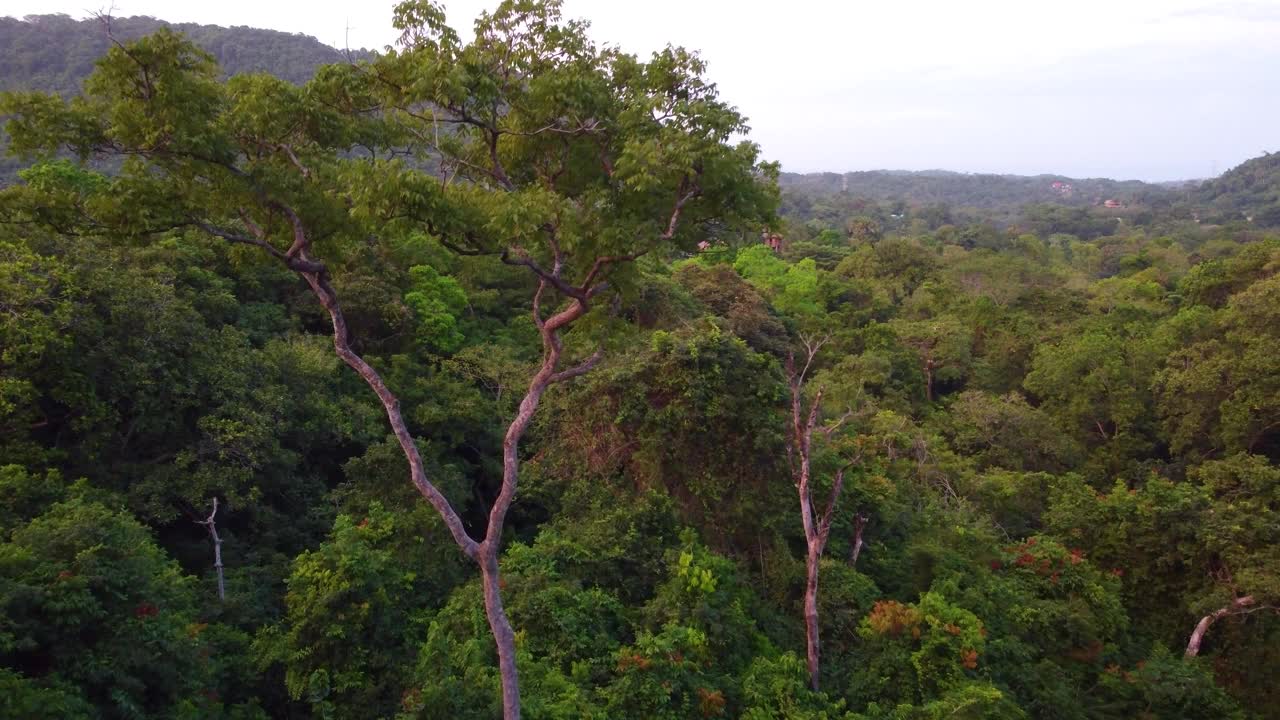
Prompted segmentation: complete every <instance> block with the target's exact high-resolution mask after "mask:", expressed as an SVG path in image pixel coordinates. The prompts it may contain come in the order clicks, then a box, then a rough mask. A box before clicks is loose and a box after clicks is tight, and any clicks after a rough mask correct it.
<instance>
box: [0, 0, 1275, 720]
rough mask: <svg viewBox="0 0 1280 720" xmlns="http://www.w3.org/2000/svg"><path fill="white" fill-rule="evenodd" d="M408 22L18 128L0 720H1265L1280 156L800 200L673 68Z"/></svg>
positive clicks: (139, 83) (146, 41)
mask: <svg viewBox="0 0 1280 720" xmlns="http://www.w3.org/2000/svg"><path fill="white" fill-rule="evenodd" d="M14 22H16V21H2V22H0V29H3V31H4V32H10V31H12V30H13V27H14ZM25 22H26V23H28V24H51V25H50V27H56V28H62V29H63V30H65V31H66V32H67V33H71V32H72V31H73V30H76V28H77V27H78V26H77V24H76V23H75V22H74V21H70V20H65V19H57V18H53V19H50V18H41V19H37V20H27V21H25ZM393 22H394V24H395V26H396V28H397V29H398V30H399V31H400V32H401V33H402V36H401V43H400V44H399V45H398V46H397V47H396V48H394V49H390V50H389V51H388V52H385V53H381V54H376V55H375V54H368V55H360V56H358V57H351V58H347V59H341V58H327V59H324V58H321V59H318V60H317V61H316V62H315V64H314V65H311V66H309V67H310V68H312V69H308V70H306V71H305V72H303V71H298V73H297V74H290V73H291V72H293V69H292V68H283V67H282V68H277V67H272V66H270V65H269V64H267V65H264V66H261V67H260V66H258V65H257V64H255V63H256V62H257V61H247V60H246V62H248V65H237V64H236V63H235V62H233V61H232V59H231V58H230V56H229V55H227V53H226V50H225V47H226V46H224V50H223V51H218V50H216V49H214V48H211V47H209V45H208V44H207V40H206V39H204V38H207V36H203V35H201V33H200V32H196V31H195V30H194V29H190V28H186V29H185V30H186V32H184V31H183V30H184V29H183V28H178V27H175V28H169V27H164V28H161V27H153V26H146V27H145V28H144V30H143V32H139V33H136V34H135V33H133V32H129V33H125V32H124V31H123V30H122V28H123V27H125V26H126V24H118V23H113V25H112V32H113V34H112V35H110V36H107V35H102V36H100V40H101V44H100V45H95V46H92V47H95V48H98V49H96V50H93V51H92V54H91V55H86V59H87V60H90V61H91V63H92V65H93V70H92V72H91V73H88V74H87V77H86V78H85V79H84V81H83V84H80V83H79V81H78V80H76V81H75V82H74V83H72V81H71V80H70V79H69V78H71V77H73V76H77V75H76V74H77V73H78V72H79V71H74V70H68V71H67V72H66V73H63V71H60V70H59V71H56V72H54V71H52V70H51V71H50V72H51V74H50V75H48V78H54V79H49V80H47V81H46V80H44V79H42V80H39V83H43V84H37V85H35V86H28V87H22V88H18V87H11V88H10V91H9V92H6V93H4V94H2V95H0V114H2V115H3V116H4V117H5V118H6V120H7V125H6V133H7V136H8V143H9V144H8V151H9V152H10V154H11V156H12V157H13V158H14V161H15V162H16V163H18V167H21V170H20V171H19V172H18V178H17V180H16V181H15V182H13V183H11V184H9V185H7V186H5V187H3V188H2V189H0V310H2V311H3V312H0V716H3V717H15V718H16V717H22V718H228V719H236V720H250V719H254V718H268V717H270V718H277V717H278V718H284V717H290V718H293V717H297V718H312V717H314V718H371V719H372V718H404V719H408V718H460V719H464V720H465V719H471V718H474V719H476V720H492V719H493V718H498V717H503V718H507V719H511V718H517V717H521V716H523V717H526V718H564V719H566V720H567V719H569V718H575V719H576V718H601V719H603V718H610V719H613V718H622V719H626V718H635V719H637V720H639V719H641V718H673V719H674V718H680V719H684V718H716V717H723V718H749V719H751V720H765V719H768V718H780V719H785V720H820V719H826V720H835V719H837V718H840V719H843V720H907V719H912V720H916V719H919V720H925V719H939V720H940V719H941V718H1062V719H1064V720H1068V719H1069V720H1076V719H1080V720H1083V719H1094V718H1097V719H1104V718H1205V719H1206V720H1208V719H1210V718H1212V719H1217V718H1241V719H1244V718H1255V717H1256V718H1267V717H1276V714H1275V713H1276V708H1277V707H1280V684H1277V682H1276V679H1277V673H1276V671H1275V668H1276V667H1277V666H1278V665H1280V657H1278V654H1280V614H1278V613H1277V607H1280V554H1278V553H1280V551H1278V550H1277V548H1280V368H1278V367H1277V366H1276V363H1275V362H1274V355H1275V352H1274V351H1275V348H1276V347H1280V302H1278V300H1280V235H1277V234H1275V233H1274V232H1270V231H1268V230H1267V229H1266V228H1267V227H1268V225H1274V224H1275V223H1269V221H1268V220H1266V218H1268V217H1269V216H1268V215H1265V213H1261V212H1257V211H1255V210H1254V209H1253V208H1255V207H1266V206H1268V203H1275V202H1276V201H1277V198H1276V196H1275V195H1273V194H1268V193H1270V192H1271V191H1269V190H1266V189H1265V188H1266V187H1275V186H1276V184H1277V177H1276V173H1274V172H1272V170H1274V167H1275V162H1274V158H1275V156H1266V157H1264V158H1259V159H1257V160H1255V161H1250V163H1246V164H1245V165H1244V166H1242V167H1241V168H1239V169H1237V170H1234V171H1232V172H1230V173H1228V174H1227V175H1225V176H1223V177H1222V178H1219V179H1217V180H1215V181H1213V182H1211V183H1209V184H1206V185H1205V186H1204V187H1202V188H1199V189H1193V190H1191V191H1189V194H1188V191H1183V192H1182V194H1181V195H1178V196H1177V197H1174V196H1173V195H1171V194H1170V193H1173V191H1172V190H1169V189H1167V188H1156V187H1154V186H1144V187H1138V186H1136V185H1120V184H1110V185H1107V184H1101V183H1100V184H1098V185H1097V186H1096V192H1098V193H1101V194H1100V195H1099V198H1102V197H1104V196H1105V198H1106V199H1111V198H1112V196H1113V195H1118V194H1122V193H1129V194H1127V195H1123V196H1122V197H1123V203H1119V204H1120V205H1121V206H1120V207H1107V206H1106V205H1105V204H1103V205H1097V204H1094V203H1093V202H1092V201H1081V202H1075V201H1072V202H1065V201H1061V197H1059V198H1057V199H1055V198H1054V197H1052V196H1051V197H1048V198H1042V197H1038V196H1035V195H1033V194H1029V193H1039V192H1040V191H1041V190H1042V189H1043V188H1040V186H1039V185H1034V183H1042V182H1048V183H1050V190H1049V191H1048V192H1049V193H1050V194H1051V195H1052V193H1057V194H1058V196H1062V192H1061V190H1060V189H1058V190H1055V189H1053V188H1052V185H1051V183H1052V182H1058V183H1066V182H1067V179H1057V178H1056V177H1055V178H1041V179H1023V180H1026V183H1024V182H1023V180H1011V179H1009V178H1004V179H992V178H984V177H982V176H963V179H957V178H947V177H944V176H938V177H934V176H932V175H929V176H924V177H915V178H911V177H908V178H907V179H906V180H903V179H902V177H898V176H892V175H891V174H884V175H875V174H865V175H864V176H862V177H855V178H853V179H852V180H850V181H849V182H848V183H847V185H846V184H845V183H844V182H843V181H841V180H839V176H832V177H829V178H818V179H816V180H812V181H810V180H806V179H804V178H801V177H796V176H788V175H780V172H779V167H778V165H777V164H776V163H773V162H770V161H768V159H767V158H766V157H764V156H763V155H762V152H761V149H760V148H759V147H758V146H757V145H755V144H754V143H753V142H751V141H750V139H749V138H750V134H749V122H748V119H747V118H745V117H743V116H742V114H741V113H740V112H739V111H738V110H737V109H736V108H735V107H734V106H733V104H732V98H726V97H721V95H720V93H719V91H718V89H717V87H716V86H715V84H714V82H713V78H712V77H711V76H710V74H709V71H708V68H707V67H706V65H705V63H704V62H703V60H702V59H701V57H700V56H699V55H698V54H697V53H696V52H694V51H691V50H686V49H683V48H677V47H668V48H665V49H663V50H661V51H659V52H657V53H655V54H653V55H652V56H650V57H637V56H634V55H630V54H627V53H625V52H622V51H621V50H619V49H617V48H615V47H613V46H609V45H598V44H596V43H595V42H593V41H592V40H591V39H590V36H589V35H588V32H587V26H586V24H585V22H584V21H579V20H574V19H570V18H566V17H563V16H562V15H561V12H560V6H559V3H557V2H554V1H534V0H509V1H508V2H505V3H503V4H502V5H501V6H500V7H499V8H498V9H497V10H495V11H493V12H492V13H489V14H485V15H483V16H482V17H481V18H480V19H479V21H478V22H477V24H476V27H475V29H474V32H473V33H472V32H467V33H463V32H461V31H460V30H455V29H453V28H451V27H450V26H449V25H448V23H447V22H446V19H445V16H444V13H443V11H442V9H441V8H440V7H439V6H438V5H436V4H434V3H431V2H425V1H410V2H404V3H401V4H400V5H398V6H397V8H396V11H395V15H394V18H393ZM6 23H7V24H6ZM19 24H21V23H19ZM73 26H75V27H73ZM28 29H29V28H28ZM28 29H23V31H24V32H25V31H26V30H28ZM117 31H119V32H117ZM241 31H242V29H239V28H237V29H234V33H241ZM228 32H233V31H228ZM253 32H260V31H253ZM278 35H280V34H275V35H272V37H276V36H278ZM283 37H285V38H291V37H292V36H287V35H285V36H283ZM294 40H297V38H294ZM93 42H99V40H94V41H93ZM299 42H300V40H299ZM81 46H83V47H85V48H89V47H91V46H90V45H89V44H88V43H85V44H83V45H77V47H81ZM6 47H15V45H8V46H6ZM16 47H19V48H22V47H30V46H27V45H22V44H21V43H18V44H17V45H16ZM85 52H86V53H89V52H90V51H89V50H86V51H85ZM264 52H268V51H267V50H264ZM268 54H270V52H268ZM8 55H9V53H8V51H7V50H6V51H5V53H0V62H15V60H14V58H13V57H9V56H8ZM99 56H100V57H99ZM68 57H69V56H68ZM242 57H243V56H242ZM290 57H292V56H290ZM219 60H222V62H221V63H220V62H219ZM23 62H26V61H25V60H24V61H23ZM62 62H63V63H64V64H65V67H67V68H71V67H72V65H74V64H75V63H76V62H80V61H79V60H75V61H74V62H73V61H72V60H69V59H66V60H63V61H62ZM290 62H292V61H290ZM307 62H310V61H309V60H308V61H305V62H304V61H302V60H299V63H300V65H301V64H306V63H307ZM56 64H57V63H56V62H55V61H54V60H50V61H49V62H47V63H45V65H43V66H42V67H44V66H47V67H50V68H53V67H54V66H55V65H56ZM263 70H266V71H269V73H270V74H269V73H268V72H263ZM55 75H56V78H55ZM0 76H4V77H6V78H10V77H13V76H12V75H10V74H9V72H8V71H4V72H3V73H0ZM77 77H78V76H77ZM744 138H746V139H744ZM873 175H874V177H873ZM1108 182H1110V181H1108ZM947 183H950V184H949V185H948V184H947ZM1027 183H1033V184H1031V185H1029V184H1027ZM1268 183H1270V184H1269V185H1268ZM873 186H876V187H879V188H881V189H873ZM1074 187H1075V188H1076V189H1077V190H1078V189H1079V188H1080V187H1085V186H1083V185H1080V186H1074ZM1089 187H1090V188H1093V187H1094V186H1089ZM940 188H941V189H940ZM956 188H959V190H956ZM955 192H961V193H962V194H960V195H956V194H954V193H955ZM1082 192H1083V191H1082ZM1087 192H1095V190H1094V189H1089V190H1088V191H1087ZM948 193H952V194H948ZM964 193H967V194H964ZM1188 197H1190V198H1191V199H1190V200H1188ZM1179 198H1181V199H1179ZM1210 207H1211V208H1216V210H1213V212H1212V213H1211V212H1210V210H1208V209H1207V208H1210ZM1213 213H1216V214H1213ZM1240 213H1254V214H1253V215H1241V214H1240Z"/></svg>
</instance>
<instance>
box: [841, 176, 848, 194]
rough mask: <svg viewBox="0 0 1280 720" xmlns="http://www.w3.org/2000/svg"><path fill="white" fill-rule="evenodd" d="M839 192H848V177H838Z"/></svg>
mask: <svg viewBox="0 0 1280 720" xmlns="http://www.w3.org/2000/svg"><path fill="white" fill-rule="evenodd" d="M840 192H849V176H848V175H841V176H840Z"/></svg>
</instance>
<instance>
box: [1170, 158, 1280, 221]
mask: <svg viewBox="0 0 1280 720" xmlns="http://www.w3.org/2000/svg"><path fill="white" fill-rule="evenodd" d="M1191 199H1192V202H1194V203H1195V204H1196V205H1197V206H1199V207H1202V208H1204V210H1205V212H1207V213H1210V216H1209V217H1207V218H1206V219H1208V220H1212V221H1215V222H1229V221H1233V220H1245V221H1246V222H1252V223H1253V224H1255V225H1259V226H1261V227H1280V153H1266V154H1263V155H1262V156H1261V157H1256V158H1253V159H1252V160H1246V161H1245V162H1243V163H1241V164H1240V165H1237V166H1236V167H1234V168H1232V169H1230V170H1228V171H1227V172H1225V173H1223V174H1222V175H1221V176H1219V177H1217V178H1215V179H1213V180H1208V181H1206V182H1205V183H1204V184H1202V185H1201V186H1200V187H1199V188H1197V189H1196V190H1195V191H1193V192H1192V193H1191Z"/></svg>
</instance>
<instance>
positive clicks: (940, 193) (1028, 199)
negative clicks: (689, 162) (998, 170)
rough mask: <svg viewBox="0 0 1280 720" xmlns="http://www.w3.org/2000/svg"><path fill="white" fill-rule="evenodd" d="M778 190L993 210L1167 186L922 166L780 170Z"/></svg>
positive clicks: (1155, 191)
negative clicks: (912, 169)
mask: <svg viewBox="0 0 1280 720" xmlns="http://www.w3.org/2000/svg"><path fill="white" fill-rule="evenodd" d="M780 182H781V185H782V187H783V189H784V190H794V191H798V192H803V193H806V194H809V195H830V194H835V193H846V192H847V193H848V194H849V195H852V196H855V197H861V198H867V199H870V200H877V201H897V200H901V201H904V202H906V203H908V204H911V205H930V204H937V203H943V204H947V205H953V206H958V207H972V208H983V209H996V208H1008V207H1019V206H1022V205H1028V204H1032V203H1055V204H1062V205H1073V206H1087V205H1097V204H1100V203H1102V202H1105V201H1106V200H1111V199H1115V200H1120V201H1121V202H1123V203H1125V204H1131V203H1145V202H1149V201H1151V200H1153V199H1156V198H1161V197H1164V196H1165V195H1166V194H1167V193H1168V191H1167V190H1166V189H1165V188H1163V187H1161V186H1159V185H1155V184H1151V183H1145V182H1141V181H1138V180H1125V181H1117V180H1106V179H1084V180H1080V179H1074V178H1069V177H1064V176H1061V175H1036V176H1025V175H989V174H968V173H957V172H948V171H945V170H925V171H921V172H907V171H900V170H871V171H867V172H851V173H845V174H843V175H839V174H836V173H809V174H804V175H800V174H795V173H783V174H782V178H781V181H780Z"/></svg>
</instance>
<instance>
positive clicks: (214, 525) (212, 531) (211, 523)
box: [196, 496, 227, 601]
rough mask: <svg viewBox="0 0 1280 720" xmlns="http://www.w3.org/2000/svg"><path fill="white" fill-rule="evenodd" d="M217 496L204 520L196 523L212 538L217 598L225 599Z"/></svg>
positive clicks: (225, 589)
mask: <svg viewBox="0 0 1280 720" xmlns="http://www.w3.org/2000/svg"><path fill="white" fill-rule="evenodd" d="M217 516H218V498H217V496H214V498H213V512H211V513H209V517H208V518H206V519H204V520H197V521H196V523H197V524H200V525H203V526H204V527H205V529H206V530H208V531H209V538H210V539H211V540H213V569H214V570H216V571H217V573H218V600H220V601H221V600H226V599H227V588H226V585H225V584H224V583H223V580H222V537H221V536H220V535H218V521H217Z"/></svg>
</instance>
